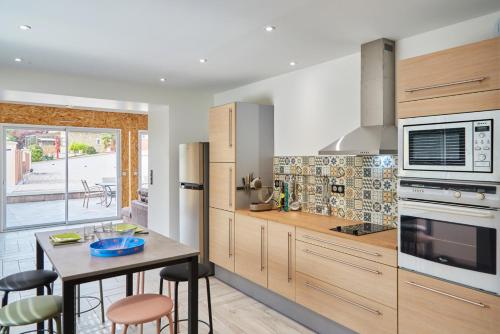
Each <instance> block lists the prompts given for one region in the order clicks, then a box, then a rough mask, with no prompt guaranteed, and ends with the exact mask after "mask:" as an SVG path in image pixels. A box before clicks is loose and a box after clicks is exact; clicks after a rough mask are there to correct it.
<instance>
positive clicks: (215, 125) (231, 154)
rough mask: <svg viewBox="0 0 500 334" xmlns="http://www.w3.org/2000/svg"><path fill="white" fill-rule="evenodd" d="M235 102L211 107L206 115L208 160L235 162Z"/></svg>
mask: <svg viewBox="0 0 500 334" xmlns="http://www.w3.org/2000/svg"><path fill="white" fill-rule="evenodd" d="M235 112H236V104H235V103H230V104H225V105H223V106H219V107H214V108H211V109H210V111H209V116H208V140H209V142H210V162H235V159H236V149H235V147H236V143H235V140H236V136H235V129H236V115H235Z"/></svg>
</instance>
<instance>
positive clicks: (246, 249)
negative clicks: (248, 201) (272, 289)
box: [234, 214, 267, 287]
mask: <svg viewBox="0 0 500 334" xmlns="http://www.w3.org/2000/svg"><path fill="white" fill-rule="evenodd" d="M234 239H235V240H234V272H235V273H236V274H238V275H241V276H243V277H245V278H246V279H248V280H250V281H252V282H254V283H257V284H259V285H262V286H263V287H267V220H263V219H258V218H253V217H249V216H246V215H239V214H236V215H235V227H234Z"/></svg>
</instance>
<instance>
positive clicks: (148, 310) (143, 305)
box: [107, 273, 173, 334]
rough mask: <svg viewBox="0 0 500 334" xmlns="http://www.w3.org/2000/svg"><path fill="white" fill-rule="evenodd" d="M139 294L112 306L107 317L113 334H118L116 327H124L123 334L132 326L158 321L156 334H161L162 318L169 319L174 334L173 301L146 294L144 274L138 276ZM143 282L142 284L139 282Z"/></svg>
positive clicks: (160, 296) (171, 333)
mask: <svg viewBox="0 0 500 334" xmlns="http://www.w3.org/2000/svg"><path fill="white" fill-rule="evenodd" d="M137 279H138V284H137V285H138V287H139V286H141V288H140V292H141V293H139V294H136V295H134V296H129V297H126V298H123V299H120V300H119V301H117V302H115V303H113V304H111V306H110V307H109V308H108V312H107V316H108V319H109V320H110V321H111V334H115V333H116V325H117V324H122V325H124V328H123V334H126V333H127V330H128V327H129V326H130V325H140V326H141V330H140V331H141V333H142V330H143V327H142V326H143V324H145V323H148V322H152V321H156V333H157V334H160V332H161V318H162V317H167V318H168V322H169V324H170V334H173V326H172V325H173V319H172V308H173V303H172V299H171V298H170V297H167V296H163V295H157V294H151V293H144V273H141V274H138V277H137ZM141 280H142V283H141V282H139V281H141Z"/></svg>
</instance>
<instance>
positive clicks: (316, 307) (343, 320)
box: [296, 273, 397, 334]
mask: <svg viewBox="0 0 500 334" xmlns="http://www.w3.org/2000/svg"><path fill="white" fill-rule="evenodd" d="M296 278H297V282H296V302H297V303H299V304H301V305H303V306H304V307H307V308H309V309H311V310H313V311H315V312H317V313H319V314H321V315H323V316H325V317H327V318H329V319H331V320H333V321H335V322H338V323H339V324H342V325H344V326H346V327H348V328H350V329H352V330H354V331H356V332H358V333H361V334H363V333H370V334H379V333H396V332H397V312H396V310H394V309H392V308H390V307H387V306H384V305H381V304H378V303H376V302H374V301H371V300H368V299H366V298H363V297H360V296H358V295H356V294H353V293H350V292H348V291H346V290H343V289H340V288H338V287H335V286H333V285H329V284H326V283H324V282H322V281H319V280H317V279H314V278H312V277H310V276H308V275H305V274H302V273H297V275H296Z"/></svg>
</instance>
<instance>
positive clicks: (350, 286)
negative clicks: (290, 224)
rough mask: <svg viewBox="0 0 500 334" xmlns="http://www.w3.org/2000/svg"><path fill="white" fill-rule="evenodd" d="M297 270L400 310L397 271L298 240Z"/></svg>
mask: <svg viewBox="0 0 500 334" xmlns="http://www.w3.org/2000/svg"><path fill="white" fill-rule="evenodd" d="M296 265H297V271H300V272H302V273H307V274H308V275H310V276H312V277H315V278H318V279H320V280H322V281H324V282H327V283H330V284H333V285H335V286H338V287H340V288H342V289H345V290H349V291H351V292H354V293H356V294H358V295H361V296H363V297H366V298H368V299H371V300H374V301H376V302H379V303H382V304H384V305H386V306H389V307H393V308H396V307H397V284H398V277H397V269H396V268H393V267H389V266H386V265H384V264H380V263H377V262H373V261H369V260H365V259H362V258H359V257H356V256H352V255H348V254H344V253H340V252H337V251H333V250H330V249H326V248H323V247H319V246H315V245H312V244H308V243H304V242H301V241H297V248H296Z"/></svg>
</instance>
